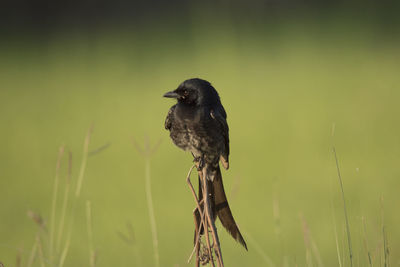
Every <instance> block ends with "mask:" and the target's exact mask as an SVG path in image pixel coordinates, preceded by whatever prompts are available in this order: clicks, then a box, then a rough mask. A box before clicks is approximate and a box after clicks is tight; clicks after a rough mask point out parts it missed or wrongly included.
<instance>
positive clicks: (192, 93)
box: [164, 78, 220, 106]
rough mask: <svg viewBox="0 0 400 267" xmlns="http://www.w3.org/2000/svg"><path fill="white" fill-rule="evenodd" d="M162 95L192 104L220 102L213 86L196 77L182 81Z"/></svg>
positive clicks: (200, 104)
mask: <svg viewBox="0 0 400 267" xmlns="http://www.w3.org/2000/svg"><path fill="white" fill-rule="evenodd" d="M164 97H169V98H176V99H177V100H178V103H183V104H186V105H194V106H202V105H213V104H217V103H220V98H219V95H218V93H217V91H216V90H215V88H214V87H213V86H212V85H211V84H210V83H209V82H207V81H206V80H202V79H198V78H194V79H189V80H186V81H184V82H183V83H181V84H180V85H179V86H178V88H177V89H175V90H174V91H171V92H168V93H166V94H164Z"/></svg>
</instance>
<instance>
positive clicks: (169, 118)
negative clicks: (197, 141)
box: [164, 105, 176, 130]
mask: <svg viewBox="0 0 400 267" xmlns="http://www.w3.org/2000/svg"><path fill="white" fill-rule="evenodd" d="M175 107H176V105H173V106H172V107H171V108H170V109H169V111H168V114H167V117H166V118H165V123H164V127H165V129H167V130H170V129H171V125H172V121H173V119H174V118H173V115H174V110H175Z"/></svg>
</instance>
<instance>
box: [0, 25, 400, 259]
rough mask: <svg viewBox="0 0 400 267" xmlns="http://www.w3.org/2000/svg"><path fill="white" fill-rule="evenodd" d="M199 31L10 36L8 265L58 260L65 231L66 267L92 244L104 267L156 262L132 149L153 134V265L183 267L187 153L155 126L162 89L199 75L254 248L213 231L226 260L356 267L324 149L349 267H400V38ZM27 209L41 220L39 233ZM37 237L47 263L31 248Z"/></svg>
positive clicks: (0, 216)
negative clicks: (214, 95) (222, 123)
mask: <svg viewBox="0 0 400 267" xmlns="http://www.w3.org/2000/svg"><path fill="white" fill-rule="evenodd" d="M200 25H201V24H198V25H197V24H194V25H192V26H193V28H192V29H191V31H190V34H189V33H187V32H185V31H184V32H183V33H180V32H174V31H173V32H166V31H163V30H162V29H161V28H157V27H154V28H153V30H152V31H147V32H146V31H139V30H132V31H121V32H117V33H115V32H114V33H111V32H107V31H104V32H101V33H97V34H93V35H85V34H82V33H80V34H78V33H73V32H70V33H67V32H65V33H64V34H59V35H55V36H48V37H46V38H44V39H43V40H28V41H27V40H25V39H24V40H21V39H20V40H18V41H17V40H14V41H12V42H11V41H9V42H5V43H3V44H2V47H1V50H0V51H1V52H0V54H1V58H2V60H1V62H0V70H1V71H0V87H1V88H0V119H1V120H0V121H1V123H2V127H1V131H0V148H1V151H0V174H1V180H0V196H1V204H0V207H1V208H0V261H1V262H2V263H3V264H4V266H6V267H8V266H14V265H15V262H16V261H19V260H20V261H22V262H21V265H20V266H29V261H30V260H29V259H30V257H31V254H32V249H33V248H34V247H35V250H36V252H37V255H39V256H37V257H36V260H35V261H34V262H33V264H32V266H42V264H44V265H45V266H56V265H57V263H58V262H59V259H60V255H61V252H62V248H63V247H64V245H65V243H66V242H67V237H68V235H69V233H71V235H70V236H71V239H70V246H69V250H68V254H66V257H65V264H64V266H90V265H89V258H90V256H89V255H90V253H91V252H90V251H91V250H92V251H95V254H96V266H153V265H154V257H153V249H152V236H151V229H150V221H149V216H148V215H149V214H148V209H147V204H146V195H145V158H144V157H143V156H142V155H140V153H138V151H137V150H136V149H135V147H134V145H133V144H132V138H134V139H135V140H136V141H137V142H138V143H139V144H141V145H143V144H145V142H146V141H145V140H147V139H148V140H150V143H151V144H156V143H157V142H159V140H161V143H160V145H159V147H158V149H157V151H156V152H155V153H154V155H153V156H152V158H151V161H150V164H151V166H150V170H151V179H152V180H151V189H152V193H153V204H154V213H155V219H156V224H157V231H158V242H159V257H160V263H161V264H160V265H161V266H186V260H187V258H188V256H189V254H190V252H191V249H192V239H193V218H192V209H193V208H194V201H193V199H192V196H191V194H190V192H189V189H188V187H187V185H186V182H185V176H186V173H187V171H188V169H189V167H190V166H191V156H190V155H189V154H188V153H184V152H182V151H180V150H179V149H177V148H176V147H174V146H173V144H172V142H171V141H170V140H169V137H168V133H167V132H166V131H165V130H164V128H163V123H164V118H165V116H166V113H167V110H168V108H169V107H170V106H171V105H172V104H173V102H172V101H171V100H168V99H163V98H162V94H163V93H165V92H166V91H169V90H171V89H174V88H176V87H177V85H178V84H179V83H180V82H181V81H183V80H184V79H187V78H191V77H201V78H204V79H207V80H209V81H211V82H212V83H213V85H214V86H215V87H216V88H217V90H218V91H219V93H220V96H221V98H222V102H223V104H224V106H225V109H226V111H227V113H228V123H229V125H230V130H231V132H230V136H231V168H230V170H229V171H224V172H223V177H224V181H225V188H226V191H227V194H228V199H229V200H230V204H231V208H232V210H233V213H234V216H235V218H236V220H237V222H238V223H239V225H240V227H241V229H242V231H243V232H244V236H245V239H246V240H247V242H248V247H249V252H246V251H244V250H243V249H242V248H241V247H240V246H239V245H238V244H236V243H235V242H234V241H233V240H232V239H231V238H230V237H229V236H228V235H227V234H226V233H225V231H223V230H222V228H221V226H220V224H219V223H218V224H217V227H219V229H220V231H219V232H220V235H221V237H220V238H221V242H222V252H223V256H224V260H225V263H226V266H350V260H349V252H348V244H347V234H346V225H345V217H344V210H343V201H342V196H341V190H340V185H339V180H338V175H337V170H336V165H335V158H334V155H333V153H332V148H333V146H334V147H335V148H336V151H337V157H338V162H339V166H340V170H341V174H342V179H343V185H344V193H345V198H346V204H347V212H348V216H349V228H350V233H351V239H352V250H353V254H354V255H353V266H370V264H369V259H368V254H370V257H371V261H372V266H400V228H399V227H398V224H399V221H400V215H399V212H398V207H399V204H400V199H399V188H400V179H399V176H400V169H399V162H400V152H399V151H400V139H399V136H400V125H399V120H398V118H399V115H400V107H399V103H398V102H399V99H400V91H399V88H398V87H399V84H400V75H399V72H400V49H399V46H398V42H396V41H393V40H391V41H385V40H382V38H381V36H376V35H374V34H373V32H372V31H371V32H370V31H368V30H365V29H364V28H362V27H359V28H357V27H355V28H354V29H348V28H346V27H339V26H337V27H331V28H329V30H328V32H324V31H321V30H318V29H309V28H307V27H306V26H304V27H300V26H298V27H289V26H282V28H281V29H280V30H279V31H275V32H272V33H271V32H270V31H268V29H263V28H262V27H259V28H255V29H253V30H250V31H248V30H246V31H245V30H243V29H240V28H239V29H234V28H231V27H230V24H229V23H227V24H221V25H219V27H215V28H209V27H201V26H200ZM220 32H224V34H220ZM200 36H201V37H200ZM27 39H29V38H27ZM91 125H92V126H93V131H92V134H91V138H90V143H89V147H88V151H89V156H88V157H87V162H86V163H87V164H86V169H85V173H84V176H83V182H82V190H81V192H80V195H79V197H78V198H77V197H75V191H76V186H77V181H78V177H79V175H80V168H81V162H82V160H83V153H82V151H83V147H84V139H85V136H86V134H87V132H88V129H89V128H90V127H91ZM62 145H64V146H65V153H64V156H63V158H62V159H61V162H60V163H61V165H60V168H59V184H58V195H57V202H56V204H55V205H56V208H55V215H54V216H55V217H54V218H55V221H53V222H54V228H55V241H54V242H55V244H57V235H58V234H59V223H60V221H61V216H62V210H63V208H62V201H63V197H64V190H65V188H66V184H67V183H66V181H67V178H68V175H67V174H68V168H69V167H68V164H69V163H68V162H69V160H68V153H69V151H70V152H71V155H72V156H71V158H72V161H71V162H72V165H71V170H72V173H71V184H70V189H69V190H70V191H69V200H68V206H67V209H66V215H65V216H66V219H65V220H64V223H65V225H64V228H63V230H61V232H62V236H61V238H60V241H59V245H58V246H59V247H58V248H54V251H53V255H54V256H53V259H51V256H50V254H49V242H50V241H49V240H50V236H51V227H52V226H51V225H52V220H51V216H52V205H53V202H52V197H53V193H54V189H53V188H54V181H55V176H56V165H57V155H58V153H59V152H58V151H59V147H60V146H62ZM102 147H104V148H105V149H104V150H101V151H98V149H99V148H102ZM96 151H97V153H96ZM91 152H92V153H91ZM87 201H89V203H90V207H91V225H92V227H91V232H92V242H90V241H89V240H90V237H89V236H88V227H87V203H88V202H87ZM72 210H73V212H72ZM28 211H32V212H35V213H37V214H40V215H41V216H42V218H43V220H44V223H45V226H44V228H45V230H43V229H40V227H38V225H37V224H36V223H35V222H33V221H32V220H31V219H30V218H29V217H28V216H27V213H28ZM72 218H73V219H72ZM127 224H128V225H131V226H132V229H133V236H134V237H133V239H132V240H130V239H129V240H130V241H127V240H124V238H121V233H122V235H123V236H127V235H129V233H130V232H131V230H130V227H127ZM383 232H384V233H383ZM38 233H39V236H40V240H41V245H42V250H43V254H44V255H43V257H42V259H43V261H41V260H40V258H41V257H40V248H39V247H38V246H35V245H34V244H35V242H36V241H35V240H36V236H37V234H38ZM384 236H386V238H384ZM336 240H337V241H336ZM36 244H38V243H36ZM386 246H387V247H388V253H384V248H385V247H386ZM55 247H56V245H55ZM385 255H386V257H385ZM338 257H339V258H340V259H338ZM339 261H340V263H339ZM51 262H53V264H51ZM271 262H272V263H273V264H274V265H271V264H270V263H271ZM385 263H386V264H385ZM389 263H390V265H389ZM296 264H297V265H296Z"/></svg>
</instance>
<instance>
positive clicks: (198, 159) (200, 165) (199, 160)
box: [193, 157, 204, 170]
mask: <svg viewBox="0 0 400 267" xmlns="http://www.w3.org/2000/svg"><path fill="white" fill-rule="evenodd" d="M193 162H194V163H195V164H196V166H197V169H198V170H202V169H203V167H204V160H203V158H202V157H195V158H194V159H193Z"/></svg>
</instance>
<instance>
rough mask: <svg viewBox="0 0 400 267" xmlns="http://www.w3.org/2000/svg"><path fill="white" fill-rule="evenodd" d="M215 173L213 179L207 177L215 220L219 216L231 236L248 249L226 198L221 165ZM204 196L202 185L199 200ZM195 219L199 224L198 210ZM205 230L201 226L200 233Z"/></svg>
mask: <svg viewBox="0 0 400 267" xmlns="http://www.w3.org/2000/svg"><path fill="white" fill-rule="evenodd" d="M214 173H215V174H214ZM213 174H214V177H213V179H206V180H207V186H208V188H209V190H210V192H209V193H210V196H211V199H210V202H211V210H212V213H213V217H214V220H215V219H216V217H217V216H218V218H219V220H220V221H221V223H222V225H223V226H224V227H225V229H226V230H227V231H228V232H229V233H230V234H231V236H232V237H233V238H234V239H235V240H236V241H238V242H239V243H240V244H241V245H242V246H243V247H244V248H245V249H246V250H247V245H246V242H245V241H244V238H243V236H242V234H241V233H240V230H239V228H238V226H237V224H236V222H235V219H234V218H233V215H232V212H231V209H230V208H229V204H228V200H227V199H226V195H225V190H224V184H223V183H222V175H221V170H220V168H219V166H218V167H217V170H216V171H215V172H213ZM200 184H201V182H200V179H199V185H200ZM202 197H203V194H202V189H201V186H199V201H200V200H201V199H202ZM202 207H203V206H202ZM202 207H201V208H202ZM195 220H196V225H197V226H198V225H199V222H200V214H199V213H198V211H197V210H196V213H195ZM196 228H197V227H196ZM203 232H204V231H203V228H201V229H200V234H203ZM195 237H196V233H195Z"/></svg>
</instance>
